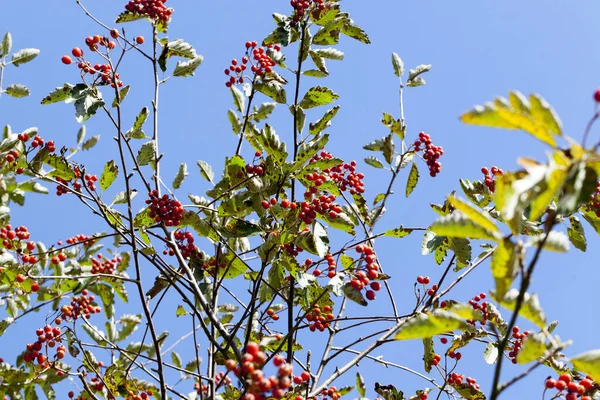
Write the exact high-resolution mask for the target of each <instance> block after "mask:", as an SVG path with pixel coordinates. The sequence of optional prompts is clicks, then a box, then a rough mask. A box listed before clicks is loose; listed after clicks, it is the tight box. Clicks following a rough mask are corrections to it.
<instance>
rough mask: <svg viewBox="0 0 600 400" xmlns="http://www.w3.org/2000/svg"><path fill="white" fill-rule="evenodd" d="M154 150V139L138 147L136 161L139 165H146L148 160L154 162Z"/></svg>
mask: <svg viewBox="0 0 600 400" xmlns="http://www.w3.org/2000/svg"><path fill="white" fill-rule="evenodd" d="M155 152H156V145H155V142H154V140H150V141H149V142H146V143H144V144H143V145H142V147H140V149H139V150H138V153H137V157H136V160H137V163H138V165H139V166H144V165H148V164H149V163H150V162H154V156H155V154H154V153H155Z"/></svg>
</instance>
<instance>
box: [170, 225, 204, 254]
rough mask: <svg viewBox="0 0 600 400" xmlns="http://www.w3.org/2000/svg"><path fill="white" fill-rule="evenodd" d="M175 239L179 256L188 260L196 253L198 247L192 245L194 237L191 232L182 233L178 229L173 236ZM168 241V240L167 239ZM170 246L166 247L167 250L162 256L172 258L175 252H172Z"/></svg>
mask: <svg viewBox="0 0 600 400" xmlns="http://www.w3.org/2000/svg"><path fill="white" fill-rule="evenodd" d="M173 236H174V237H175V242H176V243H177V248H179V251H180V252H181V256H182V257H183V258H185V259H189V258H190V257H191V256H192V255H193V254H195V253H196V252H197V251H198V247H196V245H195V244H194V236H193V235H192V233H191V232H186V231H182V230H181V229H178V230H176V231H175V233H174V234H173ZM167 240H168V238H167ZM170 246H171V245H170V244H169V245H167V248H166V249H165V250H163V254H164V255H169V256H174V255H175V250H173V249H172V248H171V247H170Z"/></svg>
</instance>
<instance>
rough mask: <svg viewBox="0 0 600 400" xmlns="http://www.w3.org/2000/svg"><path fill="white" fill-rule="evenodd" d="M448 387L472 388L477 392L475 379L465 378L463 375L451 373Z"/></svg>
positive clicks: (477, 386)
mask: <svg viewBox="0 0 600 400" xmlns="http://www.w3.org/2000/svg"><path fill="white" fill-rule="evenodd" d="M448 385H450V386H461V387H472V388H473V389H475V390H479V384H478V383H477V380H476V379H475V378H471V377H470V376H467V377H465V376H464V375H463V374H458V373H456V372H453V373H452V374H450V375H449V376H448Z"/></svg>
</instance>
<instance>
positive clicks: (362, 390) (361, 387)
mask: <svg viewBox="0 0 600 400" xmlns="http://www.w3.org/2000/svg"><path fill="white" fill-rule="evenodd" d="M356 390H357V391H358V394H360V397H361V398H362V397H365V394H366V393H367V388H366V386H365V379H364V378H363V377H362V375H361V374H360V372H357V373H356Z"/></svg>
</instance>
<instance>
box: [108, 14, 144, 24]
mask: <svg viewBox="0 0 600 400" xmlns="http://www.w3.org/2000/svg"><path fill="white" fill-rule="evenodd" d="M144 18H146V17H145V16H144V15H143V14H138V13H133V12H131V11H123V12H122V13H121V14H119V15H118V16H117V19H115V22H116V23H117V24H121V23H124V22H132V21H138V20H140V19H144Z"/></svg>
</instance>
